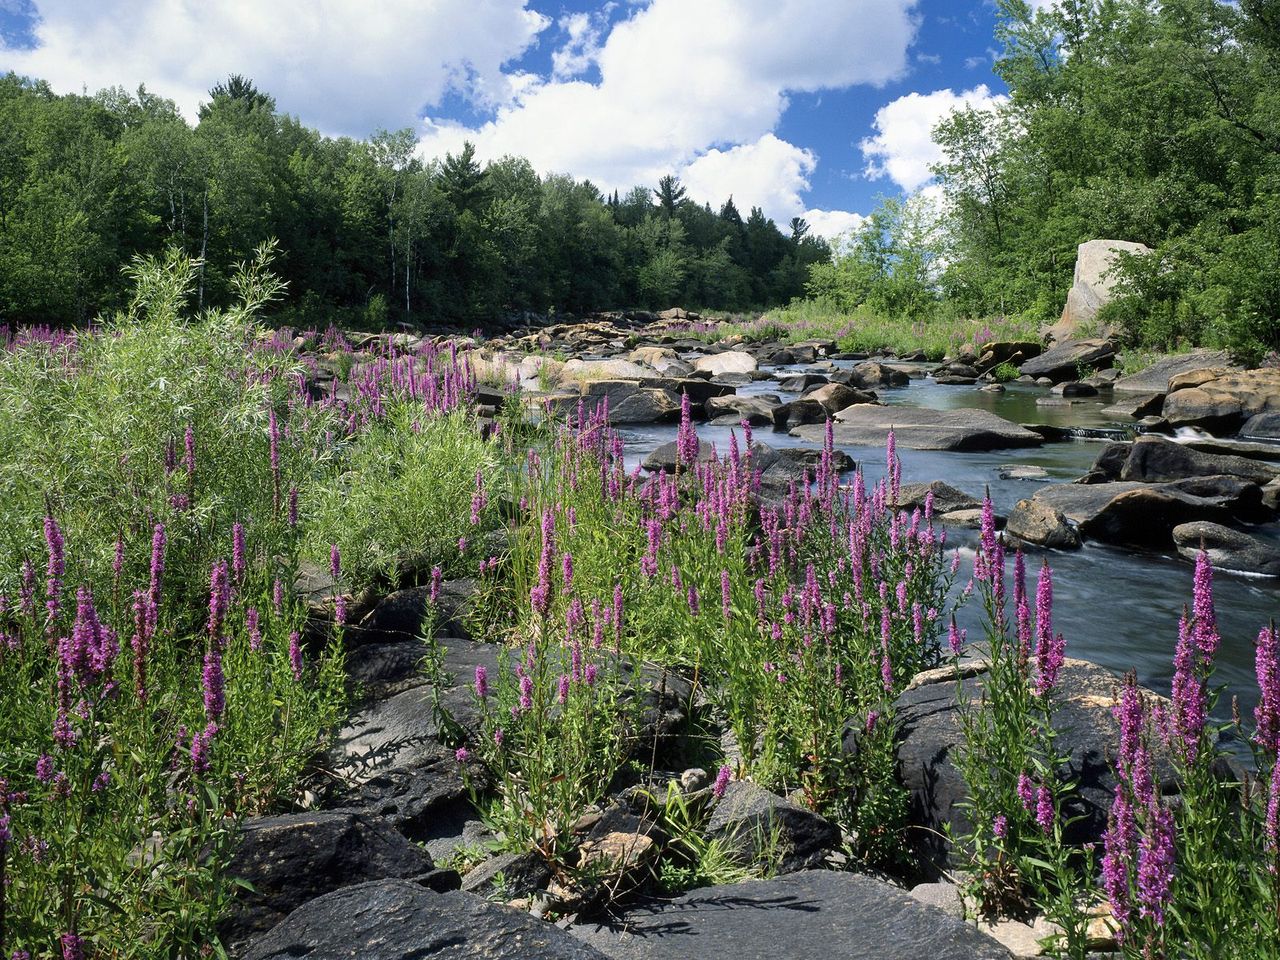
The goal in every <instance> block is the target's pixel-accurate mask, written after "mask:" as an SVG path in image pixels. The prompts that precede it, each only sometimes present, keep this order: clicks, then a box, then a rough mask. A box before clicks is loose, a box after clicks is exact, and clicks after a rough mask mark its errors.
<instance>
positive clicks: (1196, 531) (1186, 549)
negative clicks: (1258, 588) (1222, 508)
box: [1173, 521, 1280, 577]
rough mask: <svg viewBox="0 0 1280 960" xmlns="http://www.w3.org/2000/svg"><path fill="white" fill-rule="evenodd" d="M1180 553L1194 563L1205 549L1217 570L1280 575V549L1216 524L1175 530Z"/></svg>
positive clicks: (1198, 524) (1200, 523)
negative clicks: (1201, 550)
mask: <svg viewBox="0 0 1280 960" xmlns="http://www.w3.org/2000/svg"><path fill="white" fill-rule="evenodd" d="M1173 542H1174V544H1176V545H1177V548H1178V553H1180V554H1181V555H1182V556H1183V557H1185V558H1186V559H1188V560H1194V559H1195V558H1196V556H1197V554H1199V552H1200V549H1201V548H1202V547H1203V548H1204V549H1205V550H1207V551H1208V553H1209V559H1210V560H1211V561H1212V562H1213V565H1214V567H1215V568H1216V569H1219V570H1234V571H1236V572H1238V573H1255V574H1259V575H1261V576H1265V577H1277V576H1280V550H1277V549H1276V548H1275V547H1273V546H1271V545H1270V544H1267V543H1263V542H1262V541H1261V540H1259V539H1258V538H1257V537H1251V536H1249V534H1247V533H1244V532H1243V531H1240V530H1233V529H1231V528H1230V527H1224V526H1221V525H1219V524H1216V523H1205V522H1203V521H1201V522H1198V523H1184V524H1182V525H1180V526H1177V527H1174V528H1173Z"/></svg>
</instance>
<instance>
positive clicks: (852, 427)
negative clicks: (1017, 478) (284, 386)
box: [792, 403, 1043, 451]
mask: <svg viewBox="0 0 1280 960" xmlns="http://www.w3.org/2000/svg"><path fill="white" fill-rule="evenodd" d="M890 430H893V433H894V437H895V440H896V442H897V445H898V446H899V447H900V448H903V449H907V450H959V451H972V450H1000V449H1004V448H1008V447H1037V446H1039V445H1040V444H1041V443H1042V442H1043V438H1041V436H1040V435H1039V434H1038V433H1034V432H1032V431H1030V430H1028V429H1026V428H1025V427H1021V426H1019V425H1018V424H1016V423H1011V422H1010V421H1008V420H1005V419H1004V418H1003V417H998V416H996V415H995V414H994V413H991V412H989V411H987V410H975V409H955V410H931V409H927V408H924V407H906V406H883V407H882V406H874V405H871V404H861V403H860V404H856V405H854V406H852V407H846V408H845V409H844V410H841V411H840V412H839V413H837V414H836V415H835V426H834V428H833V433H834V437H835V442H836V443H837V444H838V445H841V446H870V447H876V446H884V443H885V439H886V437H887V436H888V433H889V431H890ZM792 434H793V435H795V436H798V437H802V438H804V439H806V440H813V441H815V442H821V441H822V438H823V436H824V434H825V427H821V426H804V427H800V428H798V429H796V430H793V431H792Z"/></svg>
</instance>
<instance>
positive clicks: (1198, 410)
mask: <svg viewBox="0 0 1280 960" xmlns="http://www.w3.org/2000/svg"><path fill="white" fill-rule="evenodd" d="M1160 413H1161V416H1163V417H1164V418H1165V419H1166V420H1167V421H1169V425H1170V426H1172V427H1175V428H1176V427H1201V428H1203V429H1205V430H1209V431H1211V432H1213V433H1220V434H1228V433H1231V432H1233V431H1234V430H1236V429H1237V428H1238V427H1239V426H1241V425H1242V424H1243V422H1244V419H1245V415H1244V406H1243V405H1242V404H1241V403H1240V401H1239V399H1237V398H1236V397H1232V396H1226V395H1222V394H1212V393H1209V392H1208V391H1206V390H1202V389H1200V388H1199V387H1187V388H1186V389H1183V390H1178V391H1175V392H1174V393H1171V394H1169V396H1167V397H1165V398H1164V405H1163V406H1162V407H1161V410H1160Z"/></svg>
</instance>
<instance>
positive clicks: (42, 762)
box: [36, 753, 53, 783]
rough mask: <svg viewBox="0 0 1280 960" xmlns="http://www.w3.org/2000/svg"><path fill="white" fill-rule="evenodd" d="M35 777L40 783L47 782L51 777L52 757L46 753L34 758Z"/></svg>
mask: <svg viewBox="0 0 1280 960" xmlns="http://www.w3.org/2000/svg"><path fill="white" fill-rule="evenodd" d="M36 779H37V780H39V781H40V782H41V783H48V782H49V781H50V780H52V779H53V757H51V756H49V755H48V754H47V753H42V754H40V756H39V757H38V758H37V759H36Z"/></svg>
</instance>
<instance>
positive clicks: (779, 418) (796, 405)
mask: <svg viewBox="0 0 1280 960" xmlns="http://www.w3.org/2000/svg"><path fill="white" fill-rule="evenodd" d="M830 418H831V414H830V412H829V411H828V410H827V408H826V407H824V406H823V405H822V404H820V403H819V402H818V401H817V400H792V401H791V402H790V403H784V404H783V405H782V406H780V407H774V409H773V425H774V427H775V428H776V429H778V430H791V429H794V428H795V427H801V426H804V425H805V424H812V423H826V422H827V420H829V419H830Z"/></svg>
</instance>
